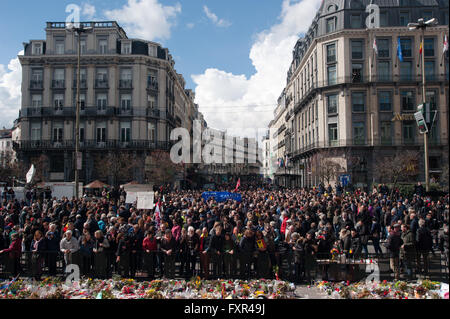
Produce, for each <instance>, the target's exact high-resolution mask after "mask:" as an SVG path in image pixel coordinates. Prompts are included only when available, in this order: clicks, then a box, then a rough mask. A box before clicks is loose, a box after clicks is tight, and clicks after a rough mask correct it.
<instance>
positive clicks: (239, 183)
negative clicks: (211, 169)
mask: <svg viewBox="0 0 450 319" xmlns="http://www.w3.org/2000/svg"><path fill="white" fill-rule="evenodd" d="M239 186H241V179H240V178H239V179H238V181H237V184H236V188H235V189H234V191H235V192H237V190H238V188H239Z"/></svg>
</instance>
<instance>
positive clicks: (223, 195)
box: [202, 192, 242, 202]
mask: <svg viewBox="0 0 450 319" xmlns="http://www.w3.org/2000/svg"><path fill="white" fill-rule="evenodd" d="M211 197H213V198H214V200H215V201H216V202H225V201H226V200H228V199H232V200H235V201H238V202H241V201H242V196H241V194H239V193H229V192H203V193H202V198H203V199H204V200H208V199H210V198H211Z"/></svg>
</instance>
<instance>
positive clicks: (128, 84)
mask: <svg viewBox="0 0 450 319" xmlns="http://www.w3.org/2000/svg"><path fill="white" fill-rule="evenodd" d="M119 88H120V89H132V88H133V80H119Z"/></svg>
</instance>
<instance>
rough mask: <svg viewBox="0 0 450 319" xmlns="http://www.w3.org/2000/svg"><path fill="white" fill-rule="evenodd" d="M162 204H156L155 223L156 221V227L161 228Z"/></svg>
mask: <svg viewBox="0 0 450 319" xmlns="http://www.w3.org/2000/svg"><path fill="white" fill-rule="evenodd" d="M160 205H161V204H160V203H159V201H158V202H157V203H156V208H155V221H156V227H157V228H159V224H160V223H161V210H160Z"/></svg>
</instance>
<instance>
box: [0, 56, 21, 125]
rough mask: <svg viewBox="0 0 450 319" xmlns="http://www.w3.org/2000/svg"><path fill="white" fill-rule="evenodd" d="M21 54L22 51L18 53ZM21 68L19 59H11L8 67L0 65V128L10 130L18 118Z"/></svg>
mask: <svg viewBox="0 0 450 319" xmlns="http://www.w3.org/2000/svg"><path fill="white" fill-rule="evenodd" d="M18 54H19V55H22V54H23V50H22V51H20V52H19V53H18ZM21 83H22V67H21V65H20V61H19V58H17V57H16V58H14V59H11V61H10V62H9V64H8V66H5V65H3V64H0V114H1V119H0V127H3V126H5V127H7V128H11V127H12V126H13V123H14V120H15V119H17V118H18V117H19V110H20V106H21Z"/></svg>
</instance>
